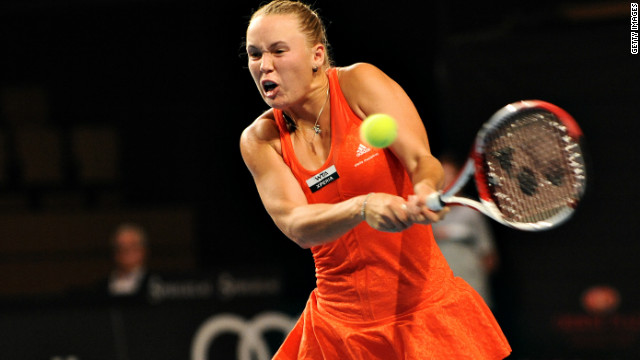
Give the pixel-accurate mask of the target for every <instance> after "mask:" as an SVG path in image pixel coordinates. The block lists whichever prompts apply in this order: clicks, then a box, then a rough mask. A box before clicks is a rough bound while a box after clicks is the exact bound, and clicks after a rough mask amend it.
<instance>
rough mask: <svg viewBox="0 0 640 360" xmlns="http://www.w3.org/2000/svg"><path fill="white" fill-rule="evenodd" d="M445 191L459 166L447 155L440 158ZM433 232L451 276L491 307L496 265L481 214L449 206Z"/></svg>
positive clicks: (460, 165) (490, 238) (488, 229)
mask: <svg viewBox="0 0 640 360" xmlns="http://www.w3.org/2000/svg"><path fill="white" fill-rule="evenodd" d="M440 161H441V163H442V167H443V169H444V176H445V178H444V181H445V188H446V187H447V186H448V185H450V184H451V183H452V182H453V181H454V180H455V179H456V176H457V175H458V172H459V171H460V169H461V167H462V164H461V163H460V162H459V161H457V160H456V159H455V158H454V157H453V156H451V155H444V156H441V157H440ZM433 233H434V235H435V238H436V241H437V243H438V246H439V247H440V250H441V251H442V253H443V255H444V256H445V258H446V259H447V262H448V263H449V266H450V267H451V269H452V270H453V273H454V275H456V276H459V277H461V278H463V279H464V280H466V281H467V282H468V283H469V285H471V286H472V287H473V288H474V289H475V290H476V291H477V292H478V293H479V294H480V295H481V296H482V298H483V299H484V300H485V302H486V303H487V305H488V306H489V307H493V299H492V296H491V295H492V294H491V287H490V275H491V273H492V272H493V271H494V270H495V269H496V267H497V265H498V255H497V253H496V250H495V243H494V239H493V234H492V232H491V227H490V225H489V223H488V220H487V219H486V218H485V216H484V215H482V214H480V213H479V212H477V211H475V210H472V209H470V208H467V207H465V206H452V207H451V211H450V212H449V213H448V214H447V216H446V217H445V219H444V220H442V221H440V222H438V223H435V224H433Z"/></svg>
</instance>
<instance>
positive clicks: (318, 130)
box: [313, 124, 322, 135]
mask: <svg viewBox="0 0 640 360" xmlns="http://www.w3.org/2000/svg"><path fill="white" fill-rule="evenodd" d="M313 131H315V132H316V134H317V135H319V134H320V133H321V132H322V130H321V129H320V125H318V124H315V125H313Z"/></svg>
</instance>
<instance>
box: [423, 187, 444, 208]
mask: <svg viewBox="0 0 640 360" xmlns="http://www.w3.org/2000/svg"><path fill="white" fill-rule="evenodd" d="M444 206H445V203H444V202H442V199H440V193H438V192H434V193H432V194H431V195H429V196H427V207H428V208H429V209H430V210H432V211H440V210H442V209H443V208H444Z"/></svg>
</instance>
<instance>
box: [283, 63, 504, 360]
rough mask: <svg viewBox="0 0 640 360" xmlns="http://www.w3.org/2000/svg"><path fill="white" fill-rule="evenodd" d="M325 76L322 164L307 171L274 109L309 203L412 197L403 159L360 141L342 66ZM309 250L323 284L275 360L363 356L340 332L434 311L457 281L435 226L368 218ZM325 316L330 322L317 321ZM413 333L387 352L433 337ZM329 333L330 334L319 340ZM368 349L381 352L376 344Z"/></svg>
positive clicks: (402, 350) (288, 161) (287, 160)
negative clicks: (381, 195)
mask: <svg viewBox="0 0 640 360" xmlns="http://www.w3.org/2000/svg"><path fill="white" fill-rule="evenodd" d="M327 75H328V77H329V88H330V102H331V150H330V152H329V156H328V157H327V159H326V161H325V163H324V164H323V165H322V167H320V168H318V169H306V168H304V167H303V166H302V165H301V164H300V163H299V162H298V160H297V158H296V155H295V152H294V148H293V145H292V142H291V134H290V133H289V132H288V130H287V128H286V125H285V120H284V118H283V116H282V111H281V110H278V109H274V115H275V119H276V123H277V125H278V128H279V131H280V141H281V147H282V157H283V159H284V162H285V163H286V164H287V165H288V166H289V167H290V168H291V171H292V173H293V175H294V176H295V178H296V179H297V180H298V183H299V184H300V186H301V188H302V189H303V191H304V193H305V195H306V198H307V201H308V203H310V204H314V203H338V202H341V201H344V200H347V199H349V198H351V197H354V196H358V195H363V194H367V193H370V192H385V193H390V194H396V195H399V196H402V197H404V198H407V196H409V195H410V194H412V193H413V185H412V183H411V181H410V178H409V175H408V173H407V172H406V170H405V169H404V167H403V166H402V164H401V162H400V161H399V160H398V158H396V157H395V156H394V154H393V153H392V152H391V151H390V150H389V149H375V148H372V147H369V146H367V145H366V144H365V143H363V142H362V141H361V139H360V134H359V126H360V124H361V123H362V119H360V118H359V117H358V116H357V115H356V114H355V113H354V112H353V111H352V109H351V108H350V107H349V104H348V102H347V100H346V99H345V97H344V95H343V93H342V91H341V89H340V84H339V82H338V75H337V69H336V68H331V69H329V70H328V71H327ZM311 252H312V254H313V259H314V262H315V266H316V279H317V281H316V285H317V288H316V289H315V290H314V291H313V293H312V295H311V297H310V299H309V303H308V304H307V307H306V308H305V312H304V313H303V316H302V317H301V318H300V320H299V322H298V325H297V326H296V328H294V330H293V331H292V333H291V334H290V335H289V336H288V338H287V340H286V341H285V343H284V344H283V346H282V347H281V349H280V351H279V352H278V354H277V355H276V358H283V359H289V358H292V359H295V358H306V359H315V358H319V359H322V358H326V359H331V358H332V357H326V356H327V355H326V354H329V353H332V351H338V352H336V353H335V356H336V357H335V358H336V359H347V358H360V357H357V356H355V355H354V354H353V353H344V351H353V350H349V349H353V348H354V346H355V345H353V344H351V345H346V343H345V342H346V341H347V340H348V338H350V337H351V335H349V334H344V333H341V332H342V331H344V330H345V329H346V328H350V327H355V329H356V334H361V333H362V330H363V328H362V327H371V326H374V327H378V328H379V326H380V325H384V326H387V325H389V326H391V325H393V324H394V323H395V322H396V321H397V319H399V318H403V317H406V316H409V317H412V318H413V317H414V316H415V313H416V312H419V310H420V309H423V308H431V311H434V310H435V308H434V306H439V305H441V302H442V301H445V302H446V301H450V300H452V298H451V297H450V296H451V293H450V291H448V290H450V289H451V288H455V286H453V285H452V284H454V279H453V274H452V272H451V270H450V268H449V266H448V265H447V262H446V260H445V259H444V257H443V256H442V253H441V252H440V250H439V249H438V247H437V245H436V242H435V240H434V238H433V233H432V231H431V226H430V225H417V224H416V225H413V226H411V227H410V228H409V229H407V230H405V231H402V232H398V233H387V232H381V231H377V230H375V229H373V228H371V227H370V226H369V225H368V224H367V223H366V222H364V221H363V222H362V223H360V224H359V225H357V226H356V227H355V228H353V229H352V230H350V231H349V232H347V233H346V234H344V235H343V236H341V237H340V238H339V239H337V240H335V241H332V242H329V243H325V244H322V245H318V246H314V247H312V248H311ZM456 286H458V285H456ZM461 286H462V287H463V288H464V291H465V292H466V291H470V288H469V287H468V285H466V284H463V285H461ZM471 291H472V290H471ZM447 299H448V300H447ZM477 300H478V299H475V300H466V301H472V302H474V304H473V306H472V308H474V311H475V310H476V309H475V307H476V306H479V307H482V306H484V307H485V308H484V309H482V310H481V313H488V314H489V316H490V317H491V319H492V321H493V322H495V320H494V319H493V316H492V315H491V313H490V311H489V310H488V309H487V308H486V305H484V303H482V301H481V300H480V304H476V303H475V302H477ZM435 311H437V310H435ZM450 315H451V317H452V319H454V318H455V319H456V320H454V322H455V321H458V320H457V318H459V317H464V316H465V314H464V313H460V314H450ZM444 318H445V317H443V319H444ZM321 319H323V321H321ZM445 320H446V319H445ZM325 321H326V324H325V325H323V326H318V324H321V323H324V322H325ZM447 322H448V321H445V323H447ZM314 323H315V324H314ZM345 324H348V326H346V325H345ZM448 325H449V324H447V326H448ZM384 326H383V327H384ZM392 327H393V326H392ZM492 327H496V328H497V329H498V331H499V327H497V324H492ZM432 330H433V329H432ZM380 331H382V332H380V333H377V334H376V336H375V337H376V338H379V337H382V338H384V337H385V336H391V335H393V336H394V337H395V336H396V335H398V334H396V329H395V328H394V329H393V330H380ZM385 331H387V332H388V331H391V333H385ZM464 331H466V329H465V330H464ZM413 333H415V334H416V335H417V336H418V338H417V339H413V340H410V339H409V338H407V339H404V340H402V343H404V345H403V344H400V348H397V346H398V344H396V341H390V347H389V349H388V350H389V351H392V352H393V353H394V354H398V352H400V353H404V354H405V355H406V354H409V353H411V352H410V351H412V350H406V349H405V348H406V346H407V343H414V344H415V345H418V344H420V341H421V340H420V341H418V342H415V341H414V340H419V339H420V338H421V337H430V335H419V333H420V332H415V331H411V332H410V333H407V334H406V335H408V336H410V337H413ZM303 334H307V335H308V336H303ZM311 334H313V336H311ZM394 334H395V335H394ZM501 334H502V333H501V332H500V335H501ZM324 337H326V339H325V340H324V341H321V340H320V339H323V338H324ZM398 340H400V339H398ZM425 340H427V341H432V340H433V339H425ZM470 341H473V340H470ZM340 342H343V343H344V347H345V349H346V350H344V351H343V352H340V351H342V350H339V349H338V348H337V347H336V345H337V344H338V343H340ZM504 343H505V344H506V340H504ZM422 344H423V345H426V343H424V342H422ZM363 346H364V348H365V349H375V346H374V345H373V344H371V343H366V344H364V345H363ZM418 346H422V345H418ZM456 346H457V345H456ZM507 346H508V345H507ZM355 348H357V346H355ZM313 349H316V350H313ZM314 351H316V352H314ZM371 351H373V350H371ZM380 351H382V350H378V352H380ZM405 351H409V352H405ZM287 354H288V355H287ZM294 354H295V355H294ZM319 354H324V355H319ZM374 355H375V354H374ZM320 356H322V357H320ZM354 356H355V357H354ZM375 356H380V358H385V359H393V358H395V356H391V355H390V353H387V354H386V355H385V353H384V351H383V352H382V353H378V354H377V355H375ZM375 356H374V357H372V354H364V355H362V358H363V359H364V358H374V359H375V358H378V357H375ZM388 356H391V357H388ZM402 358H405V357H402ZM409 358H410V357H409ZM475 358H476V359H478V358H482V357H475Z"/></svg>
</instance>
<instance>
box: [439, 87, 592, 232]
mask: <svg viewBox="0 0 640 360" xmlns="http://www.w3.org/2000/svg"><path fill="white" fill-rule="evenodd" d="M535 108H540V109H544V110H547V111H549V112H551V113H553V114H554V115H555V116H556V117H557V118H558V119H559V120H560V122H562V124H563V125H564V126H565V127H566V128H567V134H568V135H569V136H570V137H571V138H572V139H573V140H574V141H575V142H576V143H579V140H580V138H581V137H582V131H581V130H580V127H579V126H578V124H577V123H576V121H575V120H574V119H573V117H572V116H571V115H569V113H567V112H566V111H564V110H563V109H562V108H560V107H558V106H556V105H553V104H551V103H548V102H545V101H541V100H522V101H519V102H515V103H512V104H509V105H506V106H504V107H503V108H502V109H500V110H498V111H497V112H496V113H495V114H494V115H493V116H492V117H491V118H490V119H489V120H488V121H487V122H486V123H484V125H483V126H482V128H481V129H480V131H479V132H478V134H477V136H476V139H475V141H474V145H473V146H472V150H471V153H470V155H469V157H468V159H467V161H466V163H465V165H464V166H463V168H462V170H461V171H460V173H459V174H458V177H457V178H456V179H455V180H454V181H453V182H452V184H451V185H450V186H449V187H448V188H446V189H444V190H443V191H440V192H437V193H434V194H432V195H431V196H429V197H428V198H427V207H429V208H430V209H431V210H434V211H439V210H442V208H443V207H444V206H445V205H453V206H456V205H458V206H460V205H461V206H467V207H469V208H472V209H474V210H477V211H479V212H481V213H482V214H484V215H486V216H488V217H490V218H492V219H493V220H495V221H497V222H498V223H500V224H503V225H506V226H509V227H512V228H515V229H518V230H524V231H543V230H548V229H552V228H554V227H556V226H559V225H561V224H562V223H564V222H566V221H567V220H568V219H569V218H570V217H571V215H572V214H573V212H574V208H575V205H577V203H576V204H572V206H567V207H566V208H565V209H564V210H562V211H560V212H558V213H557V214H555V215H554V216H552V217H551V218H549V219H546V220H544V221H538V222H535V223H527V222H514V221H509V220H507V219H505V218H504V216H503V215H502V213H501V212H500V210H499V209H498V207H497V205H496V204H495V203H494V201H493V199H492V197H491V192H490V191H489V181H488V179H487V176H486V172H485V170H484V157H485V155H484V154H485V153H484V147H485V139H486V137H487V135H488V134H489V133H491V132H492V131H493V130H494V129H495V128H496V127H498V126H500V125H501V124H502V123H503V122H504V121H506V120H507V119H509V118H510V116H511V115H512V114H514V113H516V112H519V111H522V110H525V109H535ZM472 176H473V177H474V178H475V183H476V188H477V190H478V195H479V201H476V200H473V199H470V198H466V197H461V196H457V195H456V194H458V193H459V192H460V190H461V189H462V188H463V187H464V186H465V185H466V183H467V182H468V181H469V178H470V177H472ZM581 190H582V192H584V186H582V189H581ZM580 195H582V193H580Z"/></svg>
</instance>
